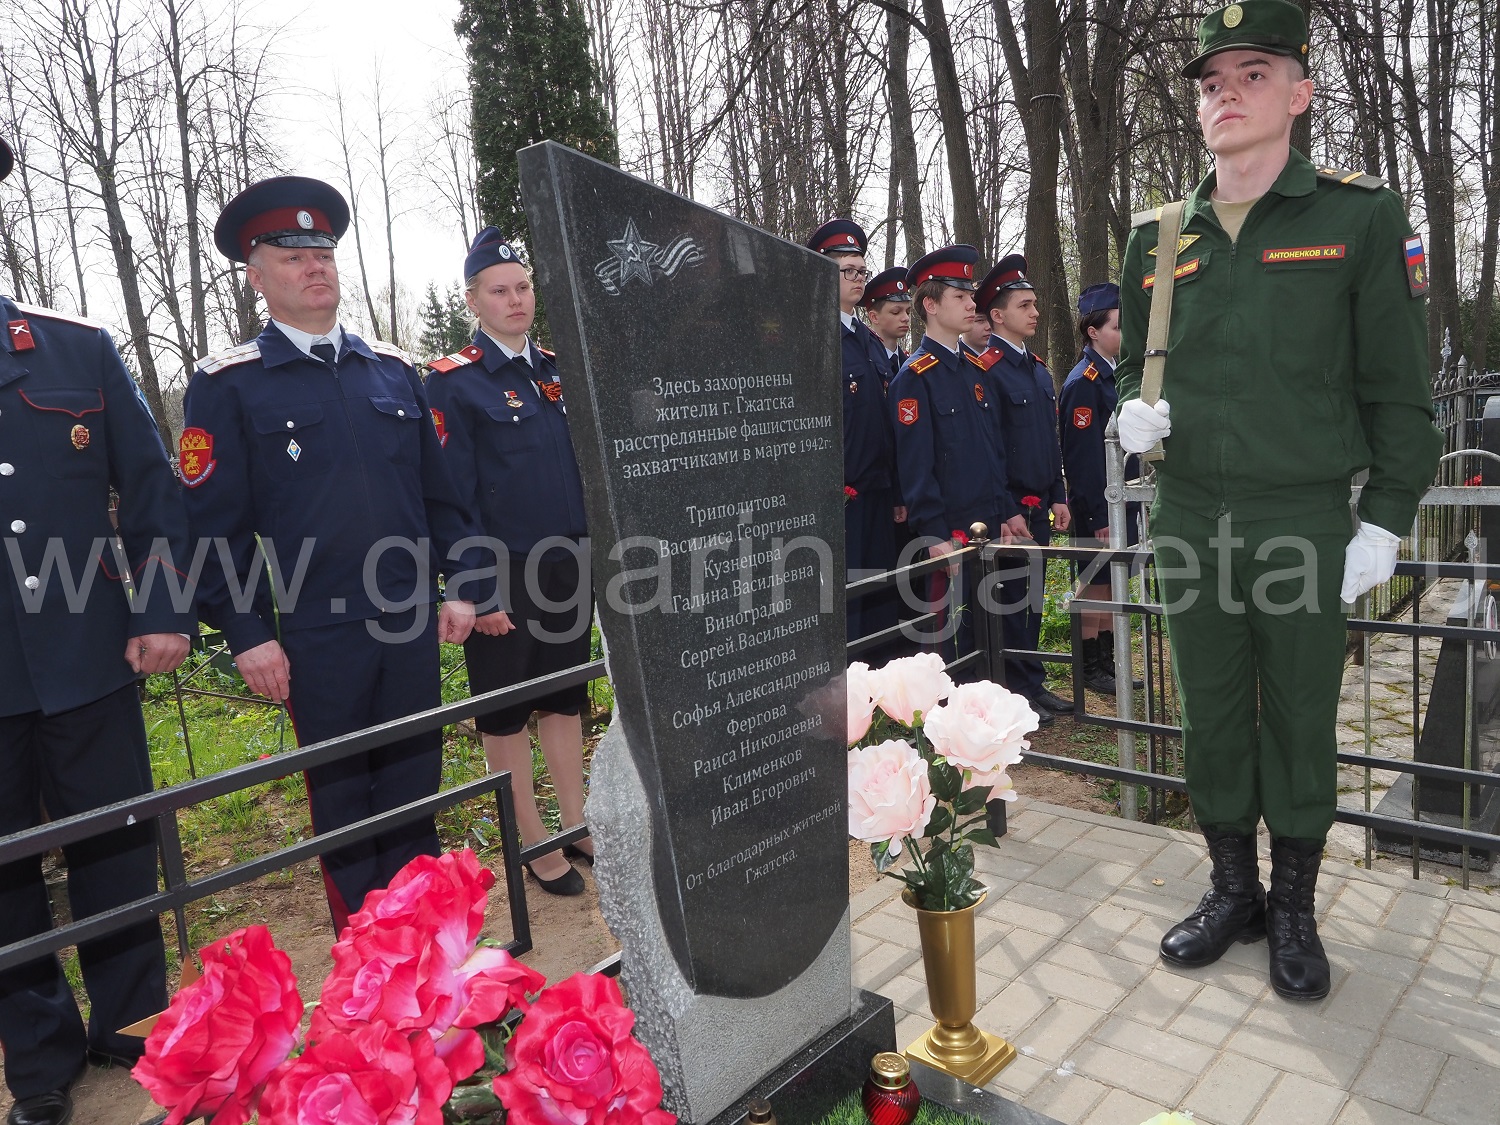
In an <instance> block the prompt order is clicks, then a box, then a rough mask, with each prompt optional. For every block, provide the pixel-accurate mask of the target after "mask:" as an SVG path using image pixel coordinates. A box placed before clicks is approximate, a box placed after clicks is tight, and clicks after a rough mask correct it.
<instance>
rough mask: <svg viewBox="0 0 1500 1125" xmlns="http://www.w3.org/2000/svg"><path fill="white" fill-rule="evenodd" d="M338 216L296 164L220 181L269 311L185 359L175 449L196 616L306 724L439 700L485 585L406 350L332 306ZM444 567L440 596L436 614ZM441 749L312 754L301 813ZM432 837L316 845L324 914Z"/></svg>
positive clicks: (382, 718)
mask: <svg viewBox="0 0 1500 1125" xmlns="http://www.w3.org/2000/svg"><path fill="white" fill-rule="evenodd" d="M348 224H349V210H348V207H347V206H346V205H345V203H344V200H343V197H342V196H340V195H339V193H338V192H337V191H335V190H334V189H333V188H331V187H329V186H328V185H327V184H324V183H321V182H319V181H317V180H311V179H305V178H303V177H298V176H281V177H276V178H274V179H270V180H264V181H262V182H260V183H258V184H255V185H253V186H251V187H249V188H247V189H246V190H245V191H243V192H241V193H240V194H239V195H238V196H236V197H235V198H234V199H232V200H230V201H229V204H228V205H227V206H226V207H225V208H224V211H223V214H221V215H220V216H219V221H218V223H217V225H216V226H215V228H214V243H215V245H217V246H218V248H219V250H220V252H221V253H223V254H224V256H225V257H226V258H228V259H229V260H230V261H232V262H243V263H245V266H246V270H245V272H246V277H247V280H248V281H249V283H250V285H251V286H252V287H254V289H255V290H256V291H257V292H258V293H260V294H261V296H262V297H264V298H265V302H266V310H267V312H268V314H269V323H268V324H267V325H266V327H265V330H264V331H262V332H261V334H260V335H259V336H258V337H257V338H256V339H254V340H252V341H251V342H250V343H248V344H244V345H242V346H240V347H237V348H231V349H230V350H228V351H226V352H222V353H220V354H218V355H214V356H210V357H209V358H207V359H205V360H203V361H202V362H201V363H200V364H199V366H198V370H197V372H196V373H195V374H194V375H193V378H192V381H191V382H190V383H189V385H188V391H187V397H186V399H185V401H184V414H185V422H186V428H185V429H184V430H183V432H182V438H181V441H180V450H179V453H180V457H179V466H180V471H181V474H182V479H183V483H184V484H185V485H186V486H187V493H186V498H187V508H188V517H189V520H190V522H191V527H192V532H193V535H194V537H195V539H197V540H199V541H202V540H209V541H210V542H212V543H213V544H214V546H215V550H213V551H211V553H210V555H209V565H207V566H206V567H205V568H204V571H203V576H202V579H201V581H200V586H199V609H200V612H201V614H202V617H203V620H205V621H207V622H208V623H209V624H211V625H214V626H216V627H217V628H219V629H221V630H222V631H223V633H224V636H225V638H226V639H227V640H228V642H229V647H230V649H231V650H232V651H233V653H234V655H235V662H236V664H237V666H238V668H239V671H240V674H241V676H243V677H244V680H245V683H246V685H247V686H248V687H249V688H250V689H251V690H252V691H255V692H257V693H259V694H261V695H264V696H267V697H268V698H270V699H274V700H278V701H282V700H285V701H286V702H287V704H288V709H289V711H290V713H291V716H292V720H293V723H294V725H295V728H296V732H297V738H298V741H299V742H301V743H304V744H305V743H312V742H319V741H322V740H324V739H328V738H332V737H334V736H336V735H341V734H347V733H349V732H350V731H354V730H360V729H362V728H365V727H370V726H374V725H376V724H377V723H382V722H387V721H389V720H392V719H397V718H400V717H402V716H404V715H409V714H411V713H412V712H415V711H421V710H425V709H427V708H431V707H435V706H437V705H438V703H439V694H438V641H439V640H440V639H441V640H444V641H452V642H461V641H463V640H464V638H465V637H467V636H468V634H469V631H470V629H471V628H472V626H473V622H474V606H473V604H472V603H473V601H474V600H478V601H485V600H488V599H490V598H492V597H493V587H494V582H493V564H492V563H489V564H488V565H489V570H488V577H487V578H485V577H480V575H483V574H485V573H486V571H485V568H486V565H487V560H486V559H485V557H484V555H483V553H482V552H481V551H480V550H479V549H478V548H477V547H474V548H472V549H471V550H469V551H467V552H465V553H463V554H461V555H460V554H458V553H457V552H456V550H455V545H456V544H458V543H459V541H460V540H464V539H466V538H470V537H474V536H477V535H478V534H479V528H478V526H477V525H476V524H475V523H474V522H473V520H472V519H471V518H470V517H469V515H468V514H467V512H466V511H465V509H464V508H463V506H462V503H461V501H460V499H459V496H458V493H457V491H456V490H455V488H454V486H453V480H452V477H451V476H450V475H449V472H448V467H447V465H446V464H445V463H444V460H443V452H442V447H441V445H440V444H439V442H438V435H437V431H436V430H435V429H434V428H433V424H432V420H431V419H430V417H429V416H428V410H427V401H426V393H425V391H424V389H423V387H422V383H421V380H420V379H419V378H418V376H417V372H416V370H415V368H414V367H413V366H412V364H411V362H410V361H409V360H408V359H407V357H406V356H405V354H404V353H402V352H401V351H399V350H398V349H396V348H394V347H392V346H390V345H389V344H383V343H378V342H376V343H366V342H365V341H364V340H361V339H360V338H359V337H357V336H355V335H354V334H353V333H351V332H348V331H345V330H344V329H343V328H342V327H341V326H340V325H339V322H338V304H339V280H338V268H337V266H336V264H335V262H334V247H335V246H336V245H337V244H338V238H339V236H340V235H341V234H342V233H343V232H344V230H345V229H346V228H347V227H348ZM257 536H259V537H260V539H261V540H262V542H263V544H264V546H263V547H262V546H259V545H258V544H257V541H256V537H257ZM267 559H269V560H270V563H271V567H272V570H273V572H274V573H275V575H276V586H277V589H276V593H275V604H274V606H273V602H272V592H271V591H270V590H268V589H267V583H266V582H265V580H264V573H263V571H264V568H265V563H266V560H267ZM299 571H300V573H299ZM439 573H441V574H444V575H445V576H447V578H448V586H447V600H445V601H444V602H443V606H442V609H441V612H440V613H439V615H438V618H437V620H436V621H434V619H433V613H432V607H433V604H434V603H435V602H436V600H437V586H436V578H437V575H438V574H439ZM298 579H300V582H299V581H298ZM244 590H250V591H252V593H250V594H244V593H242V592H241V591H244ZM463 599H469V600H463ZM441 765H442V737H441V732H440V731H431V732H429V733H427V734H422V735H415V736H413V737H411V738H407V739H403V740H401V741H399V742H395V743H392V744H390V745H388V746H384V747H381V748H379V749H376V750H372V751H370V752H368V753H367V754H362V755H357V756H356V757H354V758H351V759H344V760H342V761H340V762H335V763H331V764H329V765H325V766H319V767H317V768H316V769H312V770H309V771H308V772H307V789H308V803H309V806H310V809H311V813H312V823H313V828H314V829H315V830H316V831H318V832H326V831H329V830H331V829H334V828H338V827H341V826H343V825H345V824H349V823H351V822H353V821H356V820H360V819H363V818H365V817H368V816H372V815H374V814H376V813H380V812H384V811H387V810H389V809H392V808H395V807H397V806H399V805H403V804H406V803H408V802H410V801H413V800H415V799H417V798H419V797H422V796H424V795H427V794H431V793H434V792H436V791H437V788H438V783H439V780H440V772H441ZM437 852H438V839H437V832H436V830H435V827H434V825H433V822H432V818H431V817H425V818H420V819H418V820H415V821H408V822H406V823H404V824H400V825H397V826H396V827H394V828H391V829H389V830H388V831H386V832H383V833H381V834H380V835H378V836H376V837H374V838H372V839H369V840H365V841H361V842H360V843H357V844H352V845H349V846H347V847H344V848H339V849H336V850H335V851H332V852H329V853H327V854H326V855H324V856H323V874H324V883H325V887H326V890H327V893H328V902H329V907H330V910H331V912H332V914H333V920H334V924H335V927H336V928H340V929H341V928H342V927H343V925H344V923H345V922H346V921H347V920H348V916H349V915H350V914H351V913H353V912H355V911H357V910H358V909H359V907H360V904H361V903H362V902H363V901H364V897H365V895H366V894H367V893H369V892H370V891H372V890H375V889H376V888H379V887H383V886H385V885H386V883H388V882H389V881H390V879H391V877H392V876H393V875H395V873H396V872H397V871H398V870H400V868H401V867H402V866H403V865H404V864H405V863H407V862H408V861H409V860H411V859H412V858H413V857H415V856H417V855H419V854H424V853H426V854H437Z"/></svg>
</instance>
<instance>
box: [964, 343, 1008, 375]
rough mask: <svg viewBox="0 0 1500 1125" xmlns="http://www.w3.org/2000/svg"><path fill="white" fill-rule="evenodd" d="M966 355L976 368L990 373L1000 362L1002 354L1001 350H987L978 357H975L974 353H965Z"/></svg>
mask: <svg viewBox="0 0 1500 1125" xmlns="http://www.w3.org/2000/svg"><path fill="white" fill-rule="evenodd" d="M964 354H965V355H966V356H968V357H969V362H970V363H972V364H973V365H974V366H975V367H977V368H979V369H980V370H981V371H988V370H989V369H990V368H991V367H994V366H995V364H997V363H999V362H1000V358H1001V354H1002V353H1001V351H1000V349H999V348H985V349H984V351H982V352H980V353H979V354H978V355H975V354H974V353H973V352H965V353H964Z"/></svg>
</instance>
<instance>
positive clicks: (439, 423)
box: [427, 407, 448, 445]
mask: <svg viewBox="0 0 1500 1125" xmlns="http://www.w3.org/2000/svg"><path fill="white" fill-rule="evenodd" d="M427 413H429V414H431V415H432V427H433V429H435V430H437V436H438V444H439V445H447V444H448V427H447V426H445V425H444V424H443V412H442V411H441V410H433V409H431V408H430V407H429V408H428V411H427Z"/></svg>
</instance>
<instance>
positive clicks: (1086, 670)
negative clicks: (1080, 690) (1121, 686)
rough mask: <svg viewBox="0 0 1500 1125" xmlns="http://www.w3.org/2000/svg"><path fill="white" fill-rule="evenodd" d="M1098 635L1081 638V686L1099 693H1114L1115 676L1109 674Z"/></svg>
mask: <svg viewBox="0 0 1500 1125" xmlns="http://www.w3.org/2000/svg"><path fill="white" fill-rule="evenodd" d="M1101 639H1102V638H1100V637H1085V638H1084V639H1083V686H1084V687H1086V688H1088V689H1089V690H1090V691H1097V692H1098V693H1099V694H1101V695H1114V693H1115V678H1114V676H1113V675H1111V674H1110V670H1109V664H1108V662H1107V660H1106V657H1105V655H1104V646H1103V645H1102V644H1100V643H1099V642H1100V640H1101Z"/></svg>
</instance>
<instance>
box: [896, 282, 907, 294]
mask: <svg viewBox="0 0 1500 1125" xmlns="http://www.w3.org/2000/svg"><path fill="white" fill-rule="evenodd" d="M896 292H897V293H905V292H906V282H904V281H898V282H896Z"/></svg>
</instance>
